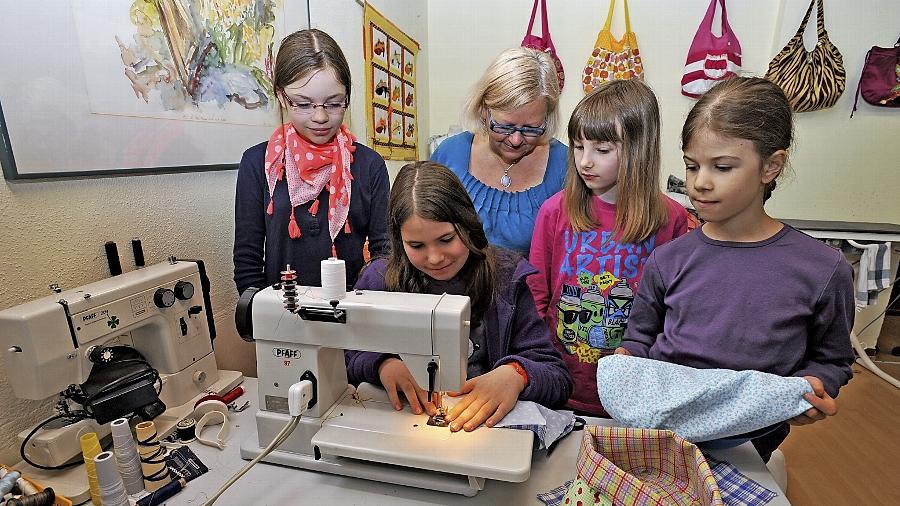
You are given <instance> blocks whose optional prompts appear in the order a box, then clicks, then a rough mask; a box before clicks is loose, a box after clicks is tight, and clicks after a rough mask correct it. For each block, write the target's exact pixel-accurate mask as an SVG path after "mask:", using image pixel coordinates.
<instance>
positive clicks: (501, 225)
mask: <svg viewBox="0 0 900 506" xmlns="http://www.w3.org/2000/svg"><path fill="white" fill-rule="evenodd" d="M474 140H475V134H473V133H472V132H463V133H461V134H457V135H454V136H453V137H450V138H448V139H446V140H444V142H442V143H441V145H440V146H438V148H437V149H436V150H435V152H434V153H433V154H432V155H431V159H432V160H433V161H435V162H438V163H441V164H443V165H446V166H447V167H449V168H450V170H452V171H453V172H454V173H455V174H456V176H457V177H459V179H460V181H462V184H463V186H464V187H465V188H466V191H467V192H468V193H469V197H471V198H472V202H473V203H474V204H475V209H476V210H477V211H478V216H479V217H480V218H481V222H482V223H483V224H484V232H485V234H487V238H488V241H489V242H490V243H491V244H493V245H495V246H500V247H502V248H506V249H511V250H515V251H518V252H519V253H520V254H522V255H523V256H526V257H527V256H528V250H529V249H530V247H531V235H532V234H533V232H534V220H535V218H536V217H537V213H538V210H539V209H540V208H541V204H543V203H544V201H545V200H547V199H548V198H550V197H551V196H552V195H554V194H555V193H556V192H558V191H560V190H562V187H563V182H564V181H565V177H566V159H567V157H568V148H566V146H565V144H563V143H561V142H559V141H558V140H556V139H551V141H550V159H549V160H548V162H547V170H546V172H545V173H544V180H543V181H542V182H541V184H539V185H536V186H532V187H531V188H528V189H527V190H522V191H518V192H509V191H504V190H500V189H497V188H492V187H490V186H488V185H486V184H484V183H483V182H481V181H480V180H479V179H478V178H476V177H475V176H473V175H472V174H471V173H470V172H469V161H470V160H471V159H472V142H473V141H474Z"/></svg>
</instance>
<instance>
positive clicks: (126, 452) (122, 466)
mask: <svg viewBox="0 0 900 506" xmlns="http://www.w3.org/2000/svg"><path fill="white" fill-rule="evenodd" d="M109 427H110V429H111V431H112V437H113V449H114V451H115V454H116V462H118V464H119V472H120V473H121V474H122V481H123V482H124V483H125V491H126V492H128V494H130V495H134V494H137V493H138V492H140V491H141V490H144V475H143V474H142V473H141V457H140V455H138V450H137V443H135V441H134V436H132V435H131V426H130V425H128V419H126V418H119V419H117V420H113V421H112V422H110V424H109Z"/></svg>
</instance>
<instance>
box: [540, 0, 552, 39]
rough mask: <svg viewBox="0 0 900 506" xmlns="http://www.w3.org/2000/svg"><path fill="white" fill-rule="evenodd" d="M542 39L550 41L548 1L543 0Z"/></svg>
mask: <svg viewBox="0 0 900 506" xmlns="http://www.w3.org/2000/svg"><path fill="white" fill-rule="evenodd" d="M541 38H543V39H544V40H546V41H549V40H550V26H549V22H548V21H547V0H541Z"/></svg>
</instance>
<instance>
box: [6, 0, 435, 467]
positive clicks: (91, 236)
mask: <svg viewBox="0 0 900 506" xmlns="http://www.w3.org/2000/svg"><path fill="white" fill-rule="evenodd" d="M293 1H294V0H291V2H288V4H289V7H290V6H291V5H292V2H293ZM300 3H301V2H299V1H298V2H297V4H298V5H299V4H300ZM371 3H372V4H373V5H375V7H376V8H377V9H378V10H379V11H380V12H381V13H382V14H384V15H386V16H387V17H388V18H390V19H392V20H394V22H395V23H396V24H397V25H398V26H400V27H401V28H402V29H404V30H406V31H407V33H409V34H410V35H411V36H412V37H413V38H414V39H416V40H417V41H419V43H420V44H422V45H423V47H425V40H426V38H427V23H426V22H425V17H426V5H425V3H424V2H422V3H420V2H417V1H415V0H404V1H396V0H395V1H387V0H384V1H373V2H371ZM311 4H312V5H311V17H312V24H313V26H314V27H317V28H322V29H324V30H326V31H328V32H330V33H331V34H332V35H333V36H334V37H335V39H337V41H338V43H339V44H340V45H341V46H342V48H343V49H344V51H345V53H346V56H347V59H348V60H349V62H350V65H351V73H352V75H353V79H354V81H355V83H356V84H355V86H354V94H353V103H352V104H351V108H350V110H349V118H348V122H349V123H350V125H351V129H352V130H353V132H354V133H355V134H356V135H357V136H358V137H359V138H360V139H365V135H366V132H365V109H363V101H364V95H365V94H364V93H363V89H364V88H363V86H364V83H365V77H364V74H363V63H362V38H361V33H362V30H361V29H360V27H361V26H362V7H361V6H360V5H359V4H357V3H356V2H355V1H354V0H313V1H312V2H311ZM286 20H287V23H288V25H289V26H288V29H289V30H296V29H299V28H304V27H305V26H306V13H305V2H304V9H303V12H298V11H297V10H289V12H288V15H287V16H286ZM48 37H52V34H48ZM7 43H8V41H4V40H3V37H2V34H0V50H2V48H3V47H9V46H5V44H7ZM419 72H420V73H419V76H418V77H419V80H420V82H422V83H424V87H423V88H422V89H427V79H428V77H427V59H426V58H424V55H423V58H422V59H420V62H419ZM28 85H29V83H22V86H28ZM2 98H3V97H2V96H0V99H2ZM419 107H420V109H419V114H420V115H421V117H422V118H427V111H428V104H427V102H422V103H421V104H420V106H419ZM427 125H428V123H427V121H421V120H420V129H422V130H420V132H421V133H422V135H426V133H425V132H427V128H428V126H427ZM262 140H263V139H247V141H246V144H247V146H248V147H249V146H251V145H253V144H256V143H257V142H260V141H262ZM35 141H36V142H37V141H38V140H35ZM237 161H238V160H235V162H237ZM400 165H401V164H399V163H396V162H389V166H390V167H391V169H392V170H393V171H394V172H395V171H396V169H397V168H399V166H400ZM235 176H236V171H222V172H203V173H190V174H170V175H154V176H133V177H116V178H95V179H65V180H43V181H29V182H10V181H6V180H4V181H2V182H0V309H5V308H8V307H12V306H15V305H17V304H21V303H23V302H26V301H29V300H32V299H35V298H37V297H42V296H45V295H48V294H49V293H50V291H49V289H48V288H47V285H48V284H49V283H54V282H55V283H59V284H60V285H61V286H62V287H64V288H74V287H77V286H80V285H83V284H85V283H89V282H92V281H96V280H98V279H102V278H104V277H106V276H108V268H107V264H106V257H105V254H104V250H103V244H104V243H105V242H106V241H116V243H118V245H119V253H120V257H121V258H122V267H123V269H124V270H125V271H129V270H131V269H133V268H134V262H133V259H132V257H131V253H130V241H131V239H132V238H133V237H139V238H140V239H141V240H142V242H143V246H144V252H145V256H146V260H147V263H148V264H151V263H157V262H160V261H163V260H165V259H166V257H167V256H169V255H176V256H179V257H182V258H199V259H202V260H204V261H205V262H206V264H207V269H208V272H209V277H210V281H211V284H212V304H213V314H214V316H215V318H216V328H217V330H218V339H217V341H216V343H215V344H216V357H217V360H218V362H219V367H220V368H223V369H235V370H241V371H243V372H244V373H245V374H248V375H253V376H255V373H256V363H255V353H254V348H253V345H252V344H250V343H246V342H244V341H242V340H241V339H240V337H238V336H237V334H236V332H235V330H234V324H233V321H234V305H235V303H236V301H237V293H236V292H235V289H234V284H233V282H232V280H231V275H232V268H233V265H232V261H231V248H232V244H233V237H234V214H233V206H234V180H235ZM54 401H55V399H49V400H47V401H43V402H39V401H23V400H19V399H16V398H15V396H14V395H13V393H12V389H11V388H10V386H9V382H8V381H7V378H6V371H5V368H4V367H3V366H2V365H0V406H2V408H0V462H5V463H12V462H16V461H18V460H19V458H18V446H17V445H16V444H15V435H16V434H17V433H18V432H19V431H20V430H23V429H25V428H28V427H31V426H32V425H34V424H35V423H36V422H38V421H40V420H42V419H44V418H46V417H47V416H49V415H50V414H52V406H53V402H54Z"/></svg>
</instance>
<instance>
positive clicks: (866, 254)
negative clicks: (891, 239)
mask: <svg viewBox="0 0 900 506" xmlns="http://www.w3.org/2000/svg"><path fill="white" fill-rule="evenodd" d="M891 281H892V279H891V243H886V244H867V245H865V246H864V247H863V249H862V255H861V256H860V257H859V271H858V272H857V273H856V309H857V310H860V309H862V308H864V307H866V306H869V305H872V304H875V302H876V301H877V300H878V294H879V292H881V291H882V290H884V289H885V288H889V287H890V286H891Z"/></svg>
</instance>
